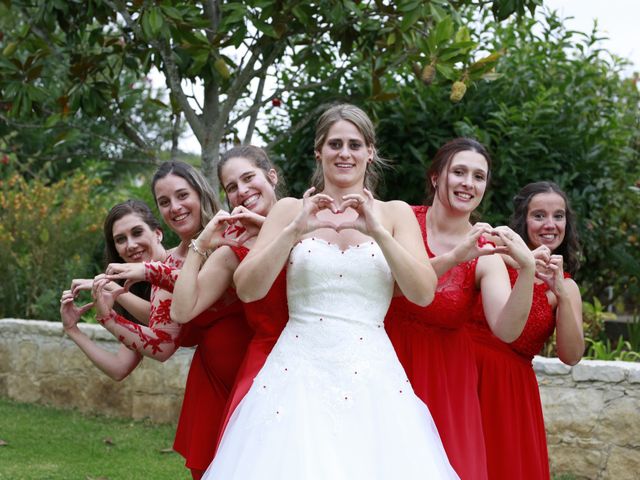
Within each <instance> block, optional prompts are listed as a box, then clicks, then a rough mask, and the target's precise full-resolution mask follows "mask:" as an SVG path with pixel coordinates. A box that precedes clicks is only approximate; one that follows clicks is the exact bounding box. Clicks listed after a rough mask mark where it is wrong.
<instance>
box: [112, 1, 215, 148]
mask: <svg viewBox="0 0 640 480" xmlns="http://www.w3.org/2000/svg"><path fill="white" fill-rule="evenodd" d="M105 3H106V4H107V5H109V6H110V7H111V8H113V9H114V10H115V11H117V12H118V13H119V14H120V15H122V18H124V20H125V22H126V24H127V26H128V27H129V28H130V29H131V30H132V31H133V32H134V33H135V34H136V35H137V36H138V37H140V38H143V37H144V36H143V34H142V30H141V28H140V26H139V25H138V24H137V23H136V22H135V21H134V20H133V18H131V15H130V14H129V11H128V10H127V7H126V5H125V4H124V3H123V2H122V1H121V0H116V1H112V0H105ZM149 43H151V45H152V46H153V47H154V48H155V49H157V50H158V52H160V57H161V58H162V64H163V71H164V74H165V79H166V81H167V84H168V86H169V89H171V92H172V93H173V95H174V96H175V99H176V101H177V102H178V105H180V109H181V110H182V111H183V112H184V116H185V118H186V120H187V123H189V125H190V126H191V130H193V134H194V135H195V136H196V138H197V139H198V141H200V143H202V142H203V140H204V137H205V133H206V129H205V126H204V125H203V122H202V121H201V120H200V117H199V115H198V114H197V113H196V112H195V111H194V110H193V108H191V105H190V104H189V100H188V98H187V96H186V95H185V93H184V91H183V90H182V86H181V80H182V79H181V77H180V72H179V71H178V67H177V66H176V64H175V62H174V61H173V52H172V50H171V47H170V45H169V44H168V43H167V42H165V41H162V40H157V39H151V40H149Z"/></svg>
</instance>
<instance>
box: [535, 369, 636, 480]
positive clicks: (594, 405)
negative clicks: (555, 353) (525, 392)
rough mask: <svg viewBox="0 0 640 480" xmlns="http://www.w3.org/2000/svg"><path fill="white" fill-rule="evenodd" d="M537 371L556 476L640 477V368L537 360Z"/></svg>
mask: <svg viewBox="0 0 640 480" xmlns="http://www.w3.org/2000/svg"><path fill="white" fill-rule="evenodd" d="M534 368H535V371H536V375H537V376H538V384H539V385H540V396H541V398H542V406H543V409H544V416H545V426H546V430H547V441H548V444H549V459H550V462H551V470H552V472H554V473H556V474H561V473H570V474H572V475H573V476H574V477H575V478H576V479H594V480H595V479H597V480H605V479H611V480H622V479H631V478H640V363H630V362H609V361H606V362H605V361H597V360H582V361H581V362H580V363H579V364H578V365H576V366H574V367H569V366H568V365H564V364H563V363H561V362H560V361H558V360H557V359H552V358H543V357H537V358H536V360H535V361H534Z"/></svg>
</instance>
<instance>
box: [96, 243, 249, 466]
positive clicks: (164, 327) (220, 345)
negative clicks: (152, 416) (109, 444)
mask: <svg viewBox="0 0 640 480" xmlns="http://www.w3.org/2000/svg"><path fill="white" fill-rule="evenodd" d="M182 263H183V260H182V259H177V258H175V257H173V256H171V255H170V256H169V257H168V258H167V260H166V262H165V263H164V264H163V263H159V262H153V263H146V264H145V270H146V280H147V281H148V282H149V283H151V284H152V292H151V313H150V318H149V327H145V326H141V325H137V324H134V323H133V322H129V321H128V320H126V319H123V318H122V317H117V316H116V318H114V315H115V314H114V313H113V312H112V314H111V317H112V318H111V319H107V320H106V321H104V322H103V325H105V328H107V329H108V330H110V331H111V332H112V333H114V334H115V335H116V336H117V337H118V338H119V340H120V341H122V342H123V343H124V344H125V345H127V346H128V347H129V348H130V349H133V350H136V351H139V352H140V353H142V354H143V355H147V356H150V357H153V358H156V359H159V360H165V359H167V358H169V357H170V356H171V355H172V354H173V353H174V352H175V351H176V350H177V348H178V347H193V346H195V347H196V351H195V353H194V355H193V359H192V361H191V366H190V368H189V374H188V376H187V382H186V386H185V392H184V400H183V402H182V409H181V411H180V418H179V420H178V425H177V429H176V437H175V441H174V444H173V448H174V450H175V451H177V452H178V453H180V454H181V455H182V456H183V457H184V458H185V460H186V462H185V463H186V466H187V467H188V468H189V469H191V470H192V473H193V474H194V477H195V478H199V475H200V474H201V473H202V472H203V471H204V470H206V468H207V467H208V466H209V464H210V463H211V460H212V459H213V454H214V452H215V447H216V440H217V438H218V434H219V430H220V426H221V422H222V418H223V414H224V410H225V407H226V404H227V401H228V398H229V393H230V392H231V388H232V386H233V382H234V381H235V377H236V374H237V372H238V369H239V368H240V364H241V363H242V360H243V358H244V355H245V352H246V349H247V345H248V343H249V340H250V339H251V336H252V334H253V332H252V331H251V329H250V328H249V326H248V325H247V322H246V320H245V317H244V311H243V309H242V303H241V302H240V301H239V300H238V297H237V296H236V294H235V291H234V290H233V289H231V288H230V289H228V290H227V291H226V292H225V294H224V295H223V296H222V297H221V298H220V299H219V300H218V301H217V302H216V303H214V304H213V305H212V306H211V307H209V308H208V309H207V310H205V311H204V312H202V313H201V314H200V315H198V316H197V317H195V318H194V319H193V320H191V321H190V322H189V323H187V324H185V325H180V324H177V323H174V322H172V321H171V318H170V315H169V312H170V309H171V299H170V298H164V299H162V300H158V297H160V296H161V295H162V294H161V293H160V290H167V291H169V292H172V291H173V286H174V284H175V280H176V278H177V275H178V273H179V269H180V268H181V267H182ZM165 297H166V294H165ZM109 320H114V321H113V322H111V321H109ZM198 471H200V472H199V473H198Z"/></svg>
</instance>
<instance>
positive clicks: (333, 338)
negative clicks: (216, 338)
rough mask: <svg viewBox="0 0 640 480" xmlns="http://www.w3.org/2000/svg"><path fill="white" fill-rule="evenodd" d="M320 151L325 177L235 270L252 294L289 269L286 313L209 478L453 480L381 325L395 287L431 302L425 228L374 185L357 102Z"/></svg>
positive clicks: (373, 159) (368, 131)
mask: <svg viewBox="0 0 640 480" xmlns="http://www.w3.org/2000/svg"><path fill="white" fill-rule="evenodd" d="M315 156H316V161H317V166H318V171H319V173H318V175H317V176H316V179H317V180H318V183H317V184H316V185H315V187H314V188H312V189H310V190H308V191H307V192H306V193H305V195H304V197H303V198H302V199H294V198H285V199H282V200H280V201H279V202H278V203H277V204H276V205H275V206H274V207H273V209H272V210H271V213H270V214H269V216H268V218H267V220H266V222H265V224H264V226H263V227H262V229H261V230H260V234H259V235H258V238H257V240H256V242H255V244H254V245H253V247H252V249H251V251H250V252H249V254H248V255H247V258H246V259H245V260H244V261H243V262H242V263H241V264H240V265H239V266H238V268H237V269H236V273H235V275H234V280H235V282H236V285H237V288H238V295H239V296H240V298H242V300H243V301H247V302H248V301H256V300H259V299H260V298H263V297H264V296H265V295H266V294H267V292H268V291H269V290H270V289H271V288H272V285H273V283H274V281H275V280H276V278H277V277H278V275H279V274H280V272H281V271H282V269H283V267H285V265H286V268H287V273H286V274H287V298H288V306H289V320H288V322H287V325H286V327H285V328H284V330H283V332H282V334H281V335H280V337H279V339H278V341H277V343H276V345H275V346H274V347H273V350H271V353H270V354H269V356H268V358H267V360H266V362H265V364H264V366H263V367H262V369H261V370H260V372H259V374H258V375H257V376H256V378H255V379H254V381H253V383H252V386H251V388H250V389H249V391H248V393H247V394H246V395H245V396H244V398H243V399H242V400H241V401H240V404H239V405H238V406H237V408H236V409H235V411H234V412H233V414H232V415H231V418H230V420H229V423H228V425H227V428H226V430H225V432H224V434H223V437H222V440H221V443H220V447H219V450H218V453H217V454H216V457H215V459H214V461H213V463H212V465H211V466H210V468H209V470H207V473H206V474H205V478H208V479H224V480H233V479H248V478H260V479H265V480H270V479H273V480H276V479H277V480H287V479H290V480H294V479H295V480H298V479H301V478H304V479H307V480H312V479H327V478H331V479H352V478H367V479H369V478H371V479H374V478H377V479H392V478H402V479H404V480H410V479H422V478H430V479H440V478H446V479H450V478H457V476H456V475H455V472H453V470H452V469H451V467H450V465H449V462H448V460H447V457H446V455H445V453H444V450H443V448H442V444H441V442H440V439H439V437H438V433H437V431H436V430H435V428H434V426H433V422H432V421H431V419H430V416H429V411H428V409H427V408H426V407H425V405H424V404H423V403H422V402H421V401H420V400H419V399H418V398H417V397H416V396H415V395H414V393H413V390H412V389H411V386H410V384H409V383H408V381H407V378H406V376H405V373H404V371H403V370H402V367H401V366H400V364H399V362H398V359H397V357H396V355H395V353H394V351H393V347H392V346H391V343H390V342H389V339H388V337H387V335H386V334H385V331H384V328H383V321H384V315H385V313H386V311H387V308H388V306H389V302H390V301H391V297H392V295H393V292H394V286H397V288H398V293H399V294H402V295H406V296H407V297H408V298H409V300H410V301H413V302H416V303H419V304H422V305H426V304H427V303H429V302H430V301H431V299H432V297H433V291H434V288H435V284H436V278H435V274H434V272H433V269H432V268H431V266H430V264H429V262H428V260H427V258H426V254H425V251H424V246H423V244H422V242H421V239H420V234H419V231H418V225H417V223H416V221H415V219H414V216H413V214H412V212H411V210H410V208H409V206H408V205H406V204H405V203H403V202H397V201H396V202H381V201H378V200H375V199H374V198H373V195H372V193H371V191H370V190H369V187H370V186H371V183H370V182H371V181H372V179H373V178H374V175H375V169H376V167H377V165H378V164H379V162H380V160H379V158H378V155H377V152H376V147H375V131H374V128H373V125H372V123H371V121H370V119H369V118H368V116H367V115H366V114H365V113H364V112H363V111H362V110H360V109H359V108H357V107H354V106H353V105H337V106H335V107H332V108H330V109H329V110H327V111H326V112H325V113H323V114H322V115H321V117H320V119H319V120H318V124H317V128H316V142H315ZM314 192H317V193H315V194H314Z"/></svg>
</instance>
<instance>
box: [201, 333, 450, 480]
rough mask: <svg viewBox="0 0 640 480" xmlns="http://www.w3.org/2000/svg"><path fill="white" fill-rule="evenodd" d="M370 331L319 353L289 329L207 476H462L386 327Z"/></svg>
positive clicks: (365, 479)
mask: <svg viewBox="0 0 640 480" xmlns="http://www.w3.org/2000/svg"><path fill="white" fill-rule="evenodd" d="M323 328H324V327H323ZM325 330H326V329H325ZM365 330H366V333H365V334H363V333H358V334H357V335H358V337H354V340H353V345H352V346H351V348H349V349H345V345H344V344H343V343H341V342H338V343H337V344H334V343H335V342H334V343H332V342H331V341H329V340H328V339H330V338H331V336H328V337H326V338H327V341H323V342H322V347H321V348H318V345H317V344H318V338H319V337H318V336H317V335H314V336H313V345H310V344H307V345H305V342H304V337H307V338H309V333H310V332H309V327H308V325H307V326H300V325H296V324H295V323H292V322H289V324H288V325H287V327H286V328H285V330H284V332H283V334H282V336H281V337H280V339H279V340H278V343H277V344H276V346H275V347H274V350H273V351H272V353H271V355H270V356H269V358H268V359H267V362H266V363H265V366H264V367H263V369H262V370H261V372H260V374H259V375H258V376H257V377H256V379H255V380H254V383H253V385H252V387H251V389H250V391H249V392H248V394H247V395H246V397H245V398H244V399H243V400H242V402H241V403H240V404H239V405H238V407H237V409H236V410H235V412H234V413H233V415H232V417H231V419H230V422H229V424H228V426H227V429H226V431H225V432H224V436H223V439H222V441H221V444H220V447H219V450H218V452H217V454H216V457H215V459H214V461H213V462H212V464H211V465H210V466H209V468H208V469H207V471H206V473H205V475H204V477H203V478H205V479H209V480H211V479H218V480H250V479H256V480H258V479H260V480H313V479H317V480H359V479H362V480H399V479H401V480H413V479H415V480H418V479H420V480H426V479H429V480H434V479H457V478H458V476H457V475H456V473H455V472H454V470H453V468H452V467H451V466H450V464H449V461H448V459H447V456H446V453H445V451H444V448H443V446H442V442H441V441H440V437H439V435H438V431H437V429H436V427H435V425H434V423H433V420H432V418H431V414H430V413H429V410H428V408H427V407H426V405H425V404H424V403H423V402H422V401H421V400H420V399H419V398H418V397H417V396H416V395H415V394H414V392H413V389H412V388H411V385H410V384H409V381H408V380H407V378H406V375H405V373H404V370H403V369H402V367H401V365H400V363H399V361H398V358H397V356H396V354H395V351H394V350H393V347H392V346H391V343H390V342H389V339H388V337H387V336H386V333H385V332H384V328H380V327H378V328H376V327H372V328H371V329H368V330H367V329H365ZM318 334H319V332H318ZM334 348H335V350H334Z"/></svg>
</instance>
